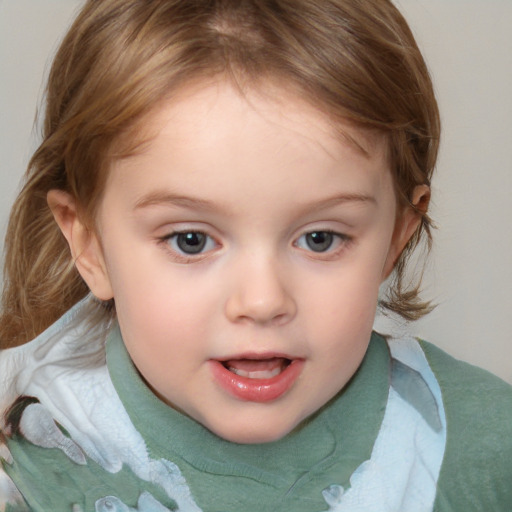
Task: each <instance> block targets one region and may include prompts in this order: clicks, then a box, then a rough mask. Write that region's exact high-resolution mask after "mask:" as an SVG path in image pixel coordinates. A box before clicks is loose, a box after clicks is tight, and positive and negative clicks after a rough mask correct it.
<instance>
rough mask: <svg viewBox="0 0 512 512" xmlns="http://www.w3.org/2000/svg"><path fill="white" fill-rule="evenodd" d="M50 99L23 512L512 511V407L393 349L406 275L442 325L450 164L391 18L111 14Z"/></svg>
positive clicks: (374, 8)
mask: <svg viewBox="0 0 512 512" xmlns="http://www.w3.org/2000/svg"><path fill="white" fill-rule="evenodd" d="M46 101H47V105H46V118H45V125H44V140H43V142H42V144H41V146H40V147H39V149H38V150H37V152H36V153H35V155H34V157H33V158H32V161H31V163H30V166H29V171H28V174H27V180H26V184H25V186H24V188H23V190H22V192H21V194H20V196H19V197H18V199H17V201H16V203H15V205H14V208H13V211H12V215H11V220H10V224H9V229H8V233H7V238H6V263H5V273H4V279H5V282H4V291H3V310H2V316H1V319H0V339H1V343H2V347H3V349H4V350H2V352H1V354H0V415H1V417H0V428H1V434H0V435H1V438H0V443H1V444H0V456H1V461H2V467H3V470H1V469H0V508H1V509H2V510H10V511H25V510H38V511H74V512H78V511H84V512H85V511H104V512H107V511H132V510H140V511H143V510H144V511H155V512H160V511H170V510H179V511H187V512H190V511H204V512H219V511H222V512H229V511H232V512H234V511H237V512H239V511H244V512H246V511H249V512H250V511H258V512H261V511H285V510H286V511H293V512H300V511H304V512H318V511H327V510H329V511H337V512H341V511H343V512H353V511H368V512H370V511H371V512H375V511H379V512H380V511H382V512H388V511H389V512H390V511H404V512H422V511H425V512H426V511H432V510H435V511H446V512H448V511H455V510H456V511H468V510H492V511H503V512H504V511H510V510H511V508H512V485H511V483H512V463H511V462H510V460H512V459H511V455H512V390H511V388H510V387H509V386H508V385H506V384H505V383H503V382H501V381H500V380H498V379H497V378H495V377H493V376H491V375H489V374H487V373H485V372H483V371H480V370H478V369H475V368H472V367H470V366H468V365H466V364H464V363H460V362H457V361H455V360H453V359H451V358H450V357H449V356H447V355H446V354H444V353H442V352H441V351H439V350H438V349H436V348H435V347H433V346H432V345H429V344H428V343H425V342H421V341H417V340H415V339H412V338H407V337H404V338H400V339H386V338H384V337H383V336H381V335H379V334H377V333H375V332H373V333H372V325H373V321H374V316H375V311H376V307H377V304H378V296H379V288H380V285H381V284H382V283H383V282H384V281H385V280H386V279H387V278H388V277H390V276H392V284H391V286H390V288H389V293H388V296H387V298H384V299H381V303H382V306H383V307H385V308H387V309H389V310H391V311H394V312H396V313H399V314H401V315H402V316H403V317H405V318H408V319H414V318H418V317H420V316H421V315H423V314H425V313H426V312H428V310H429V305H428V304H426V303H423V302H421V300H420V299H419V296H418V285H417V284H415V283H408V278H407V276H406V272H405V271H406V263H407V259H408V256H409V255H410V254H411V251H412V250H413V249H414V248H415V247H416V246H417V245H418V243H419V242H420V241H421V240H422V239H424V238H425V239H426V240H427V241H428V240H429V239H430V220H429V218H428V215H427V210H428V203H429V199H430V188H429V184H430V179H431V176H432V172H433V168H434V165H435V161H436V154H437V148H438V142H439V116H438V111H437V106H436V102H435V98H434V94H433V91H432V84H431V81H430V78H429V74H428V72H427V69H426V67H425V63H424V61H423V59H422V57H421V55H420V52H419V50H418V48H417V46H416V44H415V42H414V39H413V36H412V35H411V32H410V30H409V28H408V27H407V24H406V22H405V21H404V19H403V18H402V17H401V15H400V14H399V13H398V11H397V10H396V9H395V8H394V7H393V5H392V4H391V3H390V2H388V1H387V0H367V1H365V2H360V1H358V0H314V1H313V0H293V1H292V0H272V1H270V0H242V1H241V0H236V1H235V0H194V1H183V0H181V1H178V0H103V1H101V2H97V1H93V0H90V1H88V2H87V3H86V4H85V5H84V7H83V9H82V11H81V12H80V14H79V16H78V18H77V20H76V21H75V23H74V24H73V26H72V27H71V29H70V31H69V33H68V35H67V37H66V38H65V39H64V41H63V43H62V45H61V48H60V50H59V52H58V54H57V56H56V58H55V62H54V64H53V67H52V70H51V73H50V77H49V84H48V89H47V97H46ZM30 340H32V341H30ZM29 341H30V342H29Z"/></svg>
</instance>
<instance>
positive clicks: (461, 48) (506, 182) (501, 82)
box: [0, 0, 512, 383]
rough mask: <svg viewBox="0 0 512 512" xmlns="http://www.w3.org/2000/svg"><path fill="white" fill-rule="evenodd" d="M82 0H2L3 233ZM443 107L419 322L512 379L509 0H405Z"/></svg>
mask: <svg viewBox="0 0 512 512" xmlns="http://www.w3.org/2000/svg"><path fill="white" fill-rule="evenodd" d="M79 3H80V2H78V1H77V0H0V155H1V165H0V236H2V238H3V233H4V230H5V224H6V221H7V215H8V210H9V206H10V204H11V202H12V201H13V199H14V197H15V193H16V190H17V187H18V183H19V180H20V177H21V175H22V172H23V170H24V168H25V166H26V163H27V161H28V158H29V156H30V153H31V152H32V151H33V149H34V148H35V145H36V140H37V137H36V135H35V131H34V130H33V121H34V112H35V109H36V105H37V102H38V98H40V94H41V89H42V83H43V76H44V73H45V70H46V69H47V66H48V62H49V57H50V55H51V53H52V52H53V51H54V49H55V47H56V44H57V42H58V40H59V38H60V37H61V36H62V33H63V31H64V30H65V28H66V26H67V24H68V23H69V20H70V19H71V17H72V14H73V12H74V11H75V9H76V7H77V6H78V5H79ZM397 4H398V5H399V7H400V8H401V9H402V11H403V12H404V14H405V15H406V17H407V19H408V20H409V22H410V24H411V26H412V28H413V31H414V32H415V34H416V36H417V39H418V42H419V44H420V46H421V48H422V49H423V52H424V54H425V56H426V59H427V61H428V63H429V65H430V68H431V71H432V75H433V77H434V82H435V84H436V90H437V93H438V98H439V103H440V107H441V111H442V118H443V130H444V131H443V143H442V150H441V155H440V161H439V165H438V174H437V176H436V179H435V182H434V187H433V209H432V215H433V217H434V219H435V220H436V222H437V225H438V230H437V232H436V233H435V238H436V245H435V249H434V252H433V254H432V256H431V263H430V266H429V270H428V272H427V275H426V278H425V285H426V291H427V296H428V297H430V298H433V299H434V300H435V301H436V302H437V303H438V304H439V306H438V308H437V309H436V310H435V311H434V312H433V313H432V314H431V315H430V316H429V317H428V318H426V319H425V320H422V321H420V322H418V323H416V324H414V325H412V326H410V327H409V328H410V330H411V331H413V332H414V333H415V334H418V335H421V336H422V337H424V338H426V339H428V340H430V341H432V342H434V343H436V344H438V345H439V346H441V347H442V348H444V349H445V350H447V351H448V352H450V353H452V354H453V355H455V356H457V357H459V358H462V359H465V360H467V361H470V362H473V363H475V364H478V365H480V366H483V367H485V368H487V369H489V370H491V371H493V372H494V373H497V374H498V375H500V376H501V377H503V378H504V379H506V380H508V381H509V382H511V383H512V336H511V334H510V332H511V331H510V328H509V325H510V321H511V318H512V298H511V290H512V229H511V223H512V56H511V55H512V30H511V27H512V1H511V0H397Z"/></svg>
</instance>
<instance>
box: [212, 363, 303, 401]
mask: <svg viewBox="0 0 512 512" xmlns="http://www.w3.org/2000/svg"><path fill="white" fill-rule="evenodd" d="M304 362H305V361H304V359H291V358H288V357H283V356H269V357H264V356H263V357H261V358H260V359H257V358H252V357H239V358H234V359H225V360H218V359H217V360H210V367H211V369H212V374H213V377H214V379H215V381H216V382H217V383H218V384H219V386H220V387H221V388H222V389H223V390H224V391H227V392H228V393H229V394H230V395H232V396H234V397H236V398H238V399H241V400H246V401H251V402H270V401H272V400H276V399H277V398H279V397H281V396H283V395H284V394H285V393H287V392H288V391H289V390H290V389H291V388H292V387H293V385H294V383H295V382H296V381H297V380H298V378H299V376H300V374H301V372H302V369H303V367H304Z"/></svg>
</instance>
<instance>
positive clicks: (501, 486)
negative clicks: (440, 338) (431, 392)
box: [420, 341, 512, 512]
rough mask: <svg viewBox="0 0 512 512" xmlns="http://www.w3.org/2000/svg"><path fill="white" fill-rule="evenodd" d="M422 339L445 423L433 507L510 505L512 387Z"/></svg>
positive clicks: (498, 508)
mask: <svg viewBox="0 0 512 512" xmlns="http://www.w3.org/2000/svg"><path fill="white" fill-rule="evenodd" d="M420 344H421V347H422V349H423V351H424V353H425V355H426V357H427V360H428V362H429V365H430V367H431V369H432V371H433V373H434V375H435V376H436V379H437V381H438V383H439V386H440V388H441V393H442V397H443V405H444V408H445V414H446V423H447V440H446V452H445V457H444V461H443V465H442V468H441V474H440V479H439V484H438V496H437V500H436V509H435V510H436V511H443V512H444V511H451V510H493V512H500V511H503V512H505V511H509V510H511V509H512V386H510V385H509V384H507V383H506V382H504V381H502V380H501V379H499V378H498V377H496V376H494V375H492V374H491V373H489V372H487V371H485V370H482V369H480V368H477V367H475V366H472V365H470V364H467V363H464V362H462V361H458V360H456V359H454V358H453V357H451V356H449V355H448V354H446V353H445V352H443V351H442V350H440V349H439V348H437V347H435V346H434V345H431V344H430V343H427V342H424V341H421V342H420Z"/></svg>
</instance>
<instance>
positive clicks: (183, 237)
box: [165, 231, 215, 256]
mask: <svg viewBox="0 0 512 512" xmlns="http://www.w3.org/2000/svg"><path fill="white" fill-rule="evenodd" d="M165 240H166V241H167V243H168V244H169V245H170V247H171V249H173V250H174V251H175V252H177V253H180V254H185V255H187V256H193V255H196V254H201V253H203V252H205V251H209V250H211V249H213V248H214V247H215V241H214V240H213V239H212V238H211V237H210V236H208V235H207V234H205V233H202V232H200V231H182V232H177V233H173V234H171V235H169V236H167V237H166V238H165Z"/></svg>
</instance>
